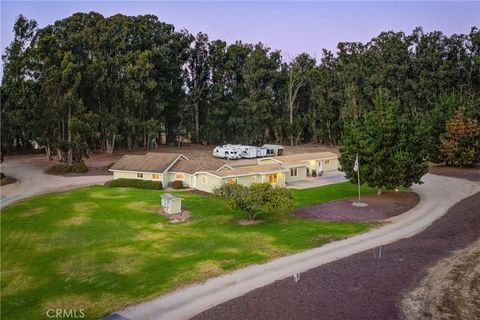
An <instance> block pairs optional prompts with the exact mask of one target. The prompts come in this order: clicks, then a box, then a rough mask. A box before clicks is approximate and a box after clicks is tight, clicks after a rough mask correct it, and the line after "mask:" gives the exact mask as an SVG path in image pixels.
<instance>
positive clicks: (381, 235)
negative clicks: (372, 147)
mask: <svg viewBox="0 0 480 320" xmlns="http://www.w3.org/2000/svg"><path fill="white" fill-rule="evenodd" d="M423 181H424V182H425V183H424V184H422V185H415V186H413V187H412V189H413V190H414V191H415V192H417V193H418V194H419V195H420V196H421V200H420V203H419V204H418V205H417V206H416V207H415V208H413V209H411V210H409V211H407V212H405V213H404V214H402V215H399V216H396V217H393V218H390V219H388V220H387V221H388V222H390V223H388V224H386V225H384V226H382V227H379V228H376V229H374V230H372V231H369V232H367V233H364V234H361V235H358V236H355V237H352V238H348V239H345V240H341V241H336V242H332V243H329V244H326V245H324V246H322V247H319V248H315V249H311V250H308V251H305V252H302V253H298V254H295V255H291V256H286V257H282V258H279V259H276V260H273V261H271V262H269V263H266V264H262V265H253V266H250V267H247V268H244V269H241V270H237V271H234V272H232V273H230V274H227V275H224V276H221V277H217V278H213V279H210V280H208V281H206V282H204V283H202V284H198V285H193V286H189V287H186V288H183V289H179V290H176V291H174V292H172V293H169V294H166V295H163V296H160V297H158V298H155V299H153V300H151V301H148V302H143V303H140V304H137V305H132V306H129V307H127V308H125V309H124V310H122V311H120V312H118V313H117V314H115V316H117V315H119V316H120V317H118V316H117V317H115V316H114V317H110V318H111V319H114V318H117V319H121V318H127V319H132V320H137V319H188V318H191V317H192V316H194V315H196V314H198V313H200V312H202V311H205V310H207V309H209V308H211V307H213V306H215V305H218V304H220V303H222V302H225V301H228V300H230V299H233V298H236V297H239V296H241V295H244V294H245V293H247V292H249V291H252V290H254V289H257V288H259V287H263V286H265V285H268V284H270V283H272V282H274V281H276V280H281V279H284V278H287V277H290V276H292V275H293V274H295V273H301V272H305V271H307V270H309V269H312V268H314V267H317V266H320V265H323V264H325V263H328V262H331V261H335V260H338V259H341V258H344V257H347V256H350V255H352V254H355V253H359V252H362V251H365V250H368V249H371V248H375V247H377V246H380V245H385V244H388V243H391V242H394V241H396V240H399V239H402V238H407V237H411V236H413V235H416V234H418V233H420V232H421V231H423V230H424V229H426V228H427V227H428V226H429V225H431V224H432V222H433V221H435V220H436V219H438V218H440V217H441V216H443V215H444V214H445V213H446V212H447V210H448V209H449V208H450V207H451V206H453V205H454V204H455V203H457V202H458V201H460V200H462V199H464V198H466V197H468V196H471V195H473V194H475V193H477V192H479V191H480V184H478V183H475V182H470V181H465V180H461V179H455V178H448V177H441V176H436V175H431V174H427V175H426V176H425V177H424V178H423Z"/></svg>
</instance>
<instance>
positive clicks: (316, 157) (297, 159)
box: [273, 151, 338, 162]
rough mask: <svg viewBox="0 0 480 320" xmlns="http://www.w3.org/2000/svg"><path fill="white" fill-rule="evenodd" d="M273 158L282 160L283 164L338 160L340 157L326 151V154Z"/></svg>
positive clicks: (303, 154) (315, 153) (302, 154)
mask: <svg viewBox="0 0 480 320" xmlns="http://www.w3.org/2000/svg"><path fill="white" fill-rule="evenodd" d="M273 158H274V159H277V160H280V161H282V162H305V161H309V160H326V159H337V158H338V155H337V154H335V153H333V152H328V151H326V152H313V153H301V154H292V155H289V156H278V157H273Z"/></svg>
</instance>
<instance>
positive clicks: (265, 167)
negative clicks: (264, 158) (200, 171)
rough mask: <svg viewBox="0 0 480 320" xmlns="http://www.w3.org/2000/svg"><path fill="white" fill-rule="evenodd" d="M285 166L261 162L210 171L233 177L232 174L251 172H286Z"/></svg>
mask: <svg viewBox="0 0 480 320" xmlns="http://www.w3.org/2000/svg"><path fill="white" fill-rule="evenodd" d="M285 171H287V170H286V169H285V168H282V167H281V166H280V164H276V163H274V164H260V165H256V166H245V167H238V168H235V169H233V170H222V171H214V172H212V171H210V173H211V174H214V175H216V176H218V177H222V178H223V177H231V176H242V175H249V174H258V173H277V172H285Z"/></svg>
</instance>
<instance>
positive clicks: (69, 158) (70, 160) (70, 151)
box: [67, 104, 73, 164]
mask: <svg viewBox="0 0 480 320" xmlns="http://www.w3.org/2000/svg"><path fill="white" fill-rule="evenodd" d="M71 118H72V107H71V106H70V104H69V105H68V122H67V125H68V132H67V134H68V153H67V163H68V164H73V149H72V128H71V123H70V122H71Z"/></svg>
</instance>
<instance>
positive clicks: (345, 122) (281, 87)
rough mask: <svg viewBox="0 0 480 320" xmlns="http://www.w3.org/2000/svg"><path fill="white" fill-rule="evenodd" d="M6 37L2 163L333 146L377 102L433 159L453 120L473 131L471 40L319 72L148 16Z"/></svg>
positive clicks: (95, 19)
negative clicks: (161, 150) (195, 147)
mask: <svg viewBox="0 0 480 320" xmlns="http://www.w3.org/2000/svg"><path fill="white" fill-rule="evenodd" d="M13 31H14V40H13V41H12V43H11V44H10V45H9V46H8V47H7V48H6V53H5V55H4V56H3V61H4V69H3V71H4V74H3V78H2V85H1V104H2V106H1V116H2V128H1V131H2V132H1V134H2V141H1V142H2V154H5V153H11V152H22V151H25V150H28V149H29V148H31V143H32V141H35V142H37V143H39V144H40V145H42V146H45V150H46V153H47V156H48V157H49V158H50V157H52V155H53V154H58V156H59V158H60V159H61V160H63V161H65V162H67V163H73V162H79V161H82V160H83V158H84V157H85V156H86V155H88V153H90V152H92V151H99V150H100V151H104V152H106V153H112V152H113V151H114V149H115V148H119V147H120V148H128V149H130V150H131V149H137V148H143V149H146V150H148V149H150V148H152V147H155V146H156V145H158V144H159V143H169V144H170V143H176V142H179V141H183V140H188V141H192V142H194V143H204V144H206V143H208V144H214V143H224V142H230V143H243V144H255V143H257V144H260V143H265V142H278V143H283V144H291V145H295V144H299V143H319V144H331V145H337V144H340V143H342V142H343V140H345V139H346V140H348V139H349V138H348V135H347V136H345V133H346V132H347V129H348V128H351V127H352V124H353V123H355V122H357V123H358V121H359V120H360V119H363V117H364V116H365V115H367V114H368V113H369V112H371V111H373V110H375V104H376V103H377V104H378V103H380V102H379V99H380V100H381V99H383V100H385V101H394V105H393V107H392V108H390V109H391V112H392V113H393V115H394V117H398V119H407V120H408V121H407V120H406V121H402V123H403V122H406V124H405V128H410V129H408V130H410V131H409V132H412V130H413V132H416V133H417V134H418V135H419V136H418V139H417V140H418V141H419V143H421V147H422V152H423V153H424V154H425V157H427V158H429V159H431V160H435V159H436V158H438V157H439V155H440V152H439V148H440V145H441V141H440V140H441V136H442V135H443V134H444V133H445V130H446V122H447V120H448V119H450V118H452V117H453V116H454V114H455V112H456V110H458V109H459V108H464V113H465V114H466V115H468V116H470V117H472V118H476V119H480V108H479V106H480V98H479V97H480V95H479V93H480V32H479V30H478V28H477V27H472V29H471V31H470V33H469V34H454V35H451V36H446V35H444V34H443V33H441V32H439V31H435V32H424V31H423V30H422V28H416V29H415V30H413V31H412V33H411V34H405V33H404V32H393V31H388V32H382V33H380V34H379V35H378V36H377V37H375V38H373V39H372V40H371V41H369V42H367V43H360V42H340V43H339V44H338V47H337V51H336V52H335V53H334V52H331V51H328V50H323V54H322V57H321V59H320V60H318V61H317V59H315V58H314V57H312V56H310V55H309V54H307V53H302V54H299V55H298V56H296V57H293V58H292V59H291V60H290V61H286V59H285V57H282V54H281V52H280V51H278V50H272V49H270V48H268V47H266V46H265V45H263V44H262V43H257V44H248V43H242V42H235V43H233V44H230V45H228V44H227V43H226V42H225V41H222V40H210V39H209V37H208V36H207V35H206V34H204V33H198V34H197V35H192V34H190V33H189V32H188V31H186V30H176V29H175V28H174V26H173V25H171V24H167V23H164V22H161V21H159V20H158V18H157V17H155V16H153V15H144V16H135V17H132V16H125V15H120V14H119V15H115V16H111V17H107V18H105V17H103V16H102V15H100V14H98V13H95V12H90V13H76V14H74V15H72V16H70V17H68V18H65V19H63V20H58V21H55V23H53V24H52V25H48V26H46V27H44V28H39V27H38V25H37V23H36V22H35V21H34V20H29V19H27V18H25V17H23V16H19V17H18V19H17V20H16V22H15V25H14V28H13ZM379 92H381V97H378V95H379ZM462 110H463V109H462ZM393 120H395V119H393ZM356 130H360V131H361V126H360V127H358V128H357V129H356ZM347 133H348V132H347ZM423 153H422V154H423Z"/></svg>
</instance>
